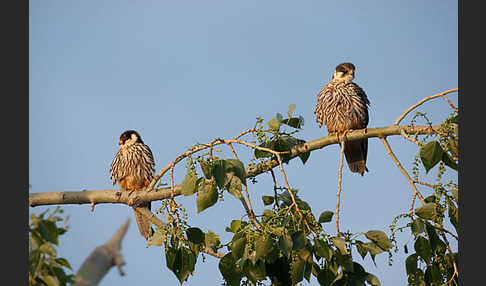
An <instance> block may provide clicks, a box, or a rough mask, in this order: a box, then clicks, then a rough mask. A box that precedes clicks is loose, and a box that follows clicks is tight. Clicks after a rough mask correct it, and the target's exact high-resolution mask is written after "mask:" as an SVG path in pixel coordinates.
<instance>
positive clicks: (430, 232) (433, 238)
mask: <svg viewBox="0 0 486 286" xmlns="http://www.w3.org/2000/svg"><path fill="white" fill-rule="evenodd" d="M425 229H426V231H427V236H428V237H429V242H430V249H431V250H432V253H433V252H435V251H436V250H438V249H437V248H438V246H440V239H439V236H438V235H437V232H436V230H435V228H434V227H433V226H432V225H431V224H430V223H428V222H426V223H425Z"/></svg>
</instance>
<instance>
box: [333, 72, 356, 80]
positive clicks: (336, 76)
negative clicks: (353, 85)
mask: <svg viewBox="0 0 486 286" xmlns="http://www.w3.org/2000/svg"><path fill="white" fill-rule="evenodd" d="M333 78H334V79H337V80H345V81H352V80H353V79H354V73H353V75H351V74H349V73H348V74H347V75H344V73H343V72H341V71H334V75H333Z"/></svg>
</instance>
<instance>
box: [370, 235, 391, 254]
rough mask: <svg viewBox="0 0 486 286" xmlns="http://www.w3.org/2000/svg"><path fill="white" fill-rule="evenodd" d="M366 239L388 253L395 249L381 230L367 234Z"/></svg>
mask: <svg viewBox="0 0 486 286" xmlns="http://www.w3.org/2000/svg"><path fill="white" fill-rule="evenodd" d="M365 236H366V238H368V239H369V240H371V241H373V242H374V243H376V244H377V245H378V246H379V247H380V248H382V249H384V250H386V251H388V250H389V249H390V248H392V247H393V243H391V241H390V240H389V239H388V236H387V235H386V234H385V233H384V232H383V231H381V230H370V231H367V232H366V233H365Z"/></svg>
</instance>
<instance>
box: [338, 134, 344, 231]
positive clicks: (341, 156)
mask: <svg viewBox="0 0 486 286" xmlns="http://www.w3.org/2000/svg"><path fill="white" fill-rule="evenodd" d="M343 154H344V140H342V141H341V154H340V158H339V171H338V191H337V195H336V196H337V203H336V232H337V236H340V235H341V232H340V231H339V206H340V201H341V182H342V174H343Z"/></svg>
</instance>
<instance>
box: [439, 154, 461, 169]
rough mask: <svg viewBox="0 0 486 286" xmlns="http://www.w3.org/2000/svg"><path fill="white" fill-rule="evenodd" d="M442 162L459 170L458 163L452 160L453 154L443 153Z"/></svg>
mask: <svg viewBox="0 0 486 286" xmlns="http://www.w3.org/2000/svg"><path fill="white" fill-rule="evenodd" d="M442 162H444V164H446V165H447V166H449V167H451V168H452V169H454V170H456V171H457V163H456V162H455V161H454V160H452V158H451V156H450V155H449V154H447V152H443V153H442Z"/></svg>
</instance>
